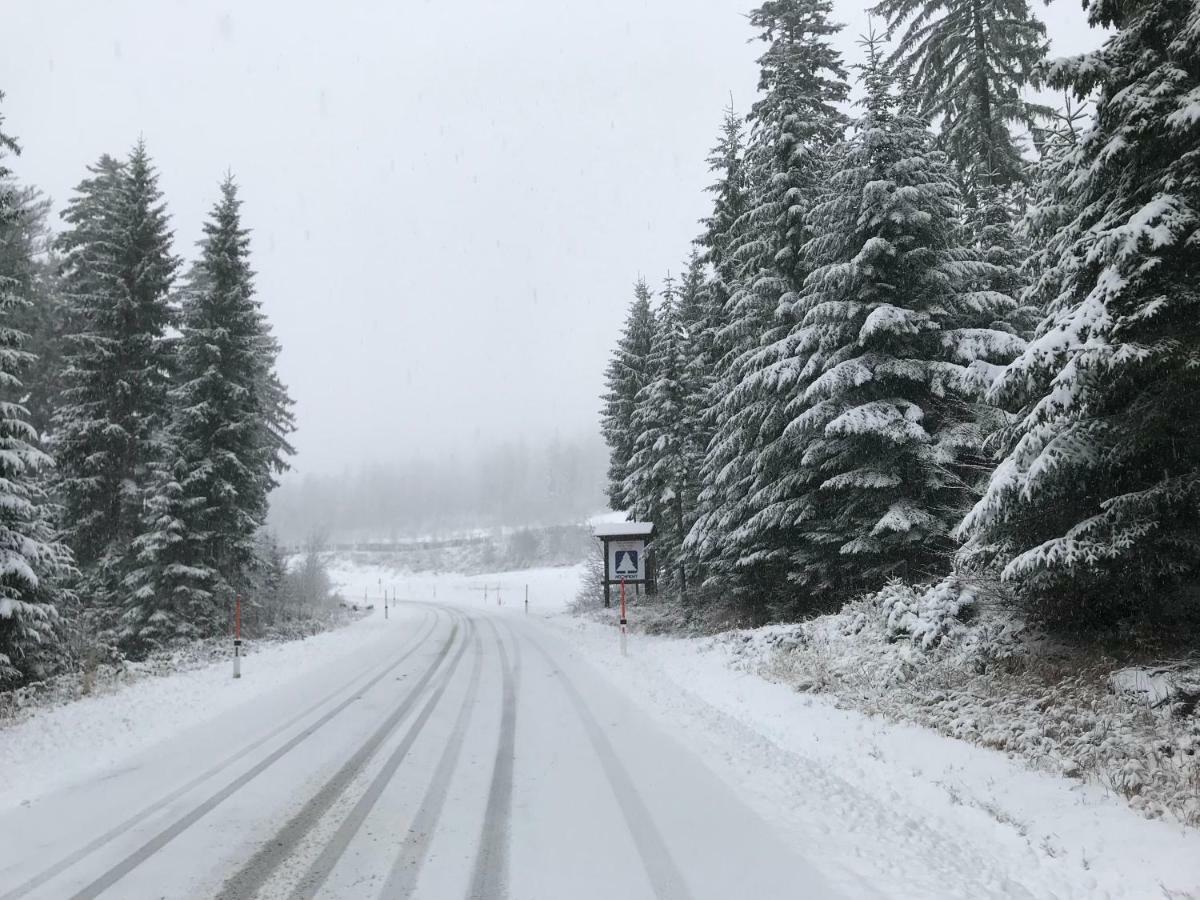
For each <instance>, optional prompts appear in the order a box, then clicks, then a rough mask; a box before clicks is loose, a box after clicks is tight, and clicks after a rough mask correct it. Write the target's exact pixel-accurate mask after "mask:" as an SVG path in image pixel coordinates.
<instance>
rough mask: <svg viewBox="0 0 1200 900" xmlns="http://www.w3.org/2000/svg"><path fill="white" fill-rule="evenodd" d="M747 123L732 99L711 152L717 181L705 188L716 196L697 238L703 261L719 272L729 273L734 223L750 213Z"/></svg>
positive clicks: (702, 221) (710, 167)
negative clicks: (726, 267) (747, 206)
mask: <svg viewBox="0 0 1200 900" xmlns="http://www.w3.org/2000/svg"><path fill="white" fill-rule="evenodd" d="M745 144H746V140H745V126H744V125H743V122H742V117H741V116H739V115H738V114H737V112H736V110H734V108H733V104H732V102H731V103H730V105H729V106H727V107H726V108H725V114H724V118H723V119H722V122H721V136H720V137H719V138H718V139H717V143H716V145H715V146H714V147H713V148H712V150H711V151H710V152H709V155H708V170H709V171H710V172H712V173H714V174H715V175H716V178H717V180H716V181H714V182H713V183H712V184H710V185H709V186H708V187H707V188H706V189H705V190H707V192H708V193H709V194H711V195H712V198H713V211H712V214H711V215H709V216H706V217H705V218H704V219H702V220H701V225H703V226H704V230H703V231H702V232H701V234H700V236H699V237H698V238H697V239H696V243H697V244H699V245H700V247H702V248H703V250H704V253H703V254H702V260H703V262H705V263H708V264H709V265H711V266H712V268H713V270H714V272H715V273H718V274H720V275H723V276H724V275H728V272H727V270H726V269H725V261H726V260H727V259H728V257H729V249H730V244H731V243H732V241H733V229H734V224H735V223H736V222H737V221H738V219H740V218H741V217H742V215H743V214H744V213H745V212H746V200H747V196H746V174H745V163H744V160H743V158H742V156H743V153H744V152H745Z"/></svg>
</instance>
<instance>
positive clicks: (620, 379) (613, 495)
mask: <svg viewBox="0 0 1200 900" xmlns="http://www.w3.org/2000/svg"><path fill="white" fill-rule="evenodd" d="M633 294H634V299H633V303H632V304H631V305H630V307H629V314H628V316H627V317H626V320H625V330H624V332H623V333H622V335H621V339H620V340H619V341H618V343H617V349H616V350H614V351H613V357H612V361H611V362H610V363H609V364H608V371H607V372H606V373H605V385H606V386H607V388H608V390H607V392H606V393H605V395H604V398H603V400H604V408H603V412H602V414H601V422H600V429H601V432H602V433H603V434H604V440H605V441H606V442H607V443H608V446H609V466H608V502H609V504H610V505H611V506H612V508H613V509H624V510H628V511H629V512H630V513H631V514H633V515H634V517H635V518H636V517H637V516H638V515H639V514H642V513H643V511H642V510H639V509H637V508H636V507H635V505H634V504H633V503H632V502H631V498H629V497H627V496H626V493H625V479H626V477H627V475H628V467H629V460H630V458H631V457H632V456H633V444H634V440H635V432H634V429H633V414H634V409H635V407H636V403H637V395H638V392H639V391H641V390H642V388H644V387H645V386H646V384H647V382H648V379H649V375H648V368H649V359H650V344H651V342H652V341H653V339H654V315H653V313H652V312H651V310H650V288H649V287H647V286H646V282H645V281H644V280H643V279H638V282H637V284H635V285H634V288H633Z"/></svg>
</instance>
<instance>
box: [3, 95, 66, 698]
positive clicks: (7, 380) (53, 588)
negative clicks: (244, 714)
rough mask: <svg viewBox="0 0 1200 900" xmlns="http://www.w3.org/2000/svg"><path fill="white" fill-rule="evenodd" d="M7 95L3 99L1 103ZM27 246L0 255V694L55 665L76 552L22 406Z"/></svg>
mask: <svg viewBox="0 0 1200 900" xmlns="http://www.w3.org/2000/svg"><path fill="white" fill-rule="evenodd" d="M2 99H3V94H2V93H0V100H2ZM3 125H4V119H3V116H2V115H0V239H4V238H6V237H7V236H10V235H14V234H19V226H20V224H21V223H20V218H21V216H22V215H24V213H25V211H26V210H25V209H24V201H23V198H22V195H21V193H20V192H19V191H18V190H17V188H16V186H15V185H14V184H13V182H12V181H11V177H10V176H11V173H10V172H9V170H8V168H7V166H5V164H4V163H5V157H6V156H7V155H8V154H9V153H14V154H15V153H17V152H19V148H18V146H17V143H16V141H15V140H14V139H12V138H11V137H9V136H8V135H7V134H5V133H4V131H3ZM27 250H28V248H27V247H23V246H21V245H19V244H18V245H17V246H15V247H14V246H11V245H8V244H7V242H6V245H5V246H3V247H0V686H9V685H11V684H14V683H19V682H20V681H21V680H23V679H26V678H30V677H40V676H44V675H46V674H48V672H49V671H50V670H51V669H52V668H53V666H54V664H55V657H56V651H57V647H56V634H55V625H56V623H57V621H58V608H57V605H56V602H57V601H59V600H60V599H62V597H63V595H62V581H63V579H64V577H65V576H66V575H67V574H68V573H69V571H70V566H71V561H70V553H69V551H68V550H67V549H66V548H65V547H64V546H63V545H61V544H59V543H57V542H56V541H55V539H54V536H53V529H52V527H51V522H50V519H49V516H48V507H47V505H46V504H45V496H44V489H43V486H42V478H41V473H42V472H43V471H44V470H46V469H47V468H48V467H49V466H50V458H49V457H48V456H47V455H46V454H45V453H43V452H42V451H41V450H39V449H38V448H37V446H36V444H37V441H38V434H37V432H36V430H35V429H34V428H33V426H31V425H30V423H29V414H28V411H27V410H26V409H25V407H24V406H23V405H22V403H21V400H22V398H23V395H24V393H25V388H24V385H23V384H22V382H21V372H22V370H24V369H27V368H29V366H30V364H31V363H33V362H34V361H35V359H34V357H33V354H31V353H29V352H28V351H26V350H25V349H23V345H24V344H25V342H26V341H27V340H28V336H27V335H26V334H24V333H23V332H21V331H20V330H18V329H17V328H15V327H14V322H15V321H16V320H17V319H18V317H19V316H20V315H21V313H22V312H23V311H24V310H25V308H26V307H28V306H29V303H30V301H29V300H28V299H27V297H26V296H23V295H22V290H24V291H28V290H29V284H28V282H27V281H26V280H25V279H24V277H23V276H24V275H25V274H26V273H27V272H28V270H29V268H30V266H31V265H32V263H33V261H32V260H31V259H29V258H27V257H25V258H23V254H24V253H25V252H26V251H27Z"/></svg>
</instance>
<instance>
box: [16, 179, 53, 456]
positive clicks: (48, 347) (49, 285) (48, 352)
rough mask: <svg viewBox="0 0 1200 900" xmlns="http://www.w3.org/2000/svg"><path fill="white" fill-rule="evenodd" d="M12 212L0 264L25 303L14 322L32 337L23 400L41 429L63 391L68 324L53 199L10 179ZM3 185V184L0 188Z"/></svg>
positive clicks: (33, 422) (23, 375)
mask: <svg viewBox="0 0 1200 900" xmlns="http://www.w3.org/2000/svg"><path fill="white" fill-rule="evenodd" d="M7 181H8V185H9V187H11V197H12V199H13V203H14V209H13V213H14V214H13V215H12V216H11V217H10V218H9V221H7V222H6V223H0V269H2V270H3V271H5V272H6V273H8V275H9V277H11V278H13V279H15V291H16V293H17V294H18V295H19V296H20V297H21V298H22V299H23V300H25V301H27V302H26V303H23V304H21V305H20V306H19V307H18V308H17V309H15V310H13V317H12V319H11V322H10V324H11V326H12V327H14V328H16V329H17V330H18V331H21V332H24V333H25V334H26V335H27V336H28V340H27V341H26V342H25V345H24V349H25V350H27V351H29V352H30V353H31V354H33V357H34V358H33V359H32V360H31V361H30V363H29V365H28V366H27V367H26V368H25V369H23V370H22V373H21V381H22V383H23V385H24V388H25V394H24V397H23V398H22V401H21V405H22V406H24V407H25V408H26V409H27V410H28V412H29V423H30V424H31V425H32V426H33V427H34V429H35V430H36V431H37V432H38V433H39V434H41V433H44V432H46V431H48V430H49V428H50V419H51V414H52V412H53V408H54V406H55V404H56V403H57V401H58V395H59V392H60V391H61V390H62V379H61V377H60V373H61V371H62V333H63V327H64V324H65V310H64V308H63V300H62V292H61V290H60V286H59V284H58V277H57V268H58V263H57V260H56V259H55V258H54V255H53V253H52V252H51V249H50V247H51V244H52V241H53V238H52V235H51V233H50V228H49V225H48V224H47V220H48V217H49V213H50V205H51V204H50V200H49V199H48V198H47V197H46V196H45V195H44V194H42V192H41V191H39V190H38V189H37V188H33V187H29V186H26V185H20V184H18V183H16V182H15V181H12V180H11V179H8V180H7ZM0 189H4V188H3V187H0Z"/></svg>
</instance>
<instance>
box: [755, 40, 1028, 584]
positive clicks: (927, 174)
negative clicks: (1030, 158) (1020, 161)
mask: <svg viewBox="0 0 1200 900" xmlns="http://www.w3.org/2000/svg"><path fill="white" fill-rule="evenodd" d="M864 43H866V45H867V48H868V54H869V63H868V65H867V66H866V67H865V74H864V88H865V91H866V100H865V106H866V109H865V113H864V115H863V117H862V118H861V119H860V120H859V121H858V122H857V123H856V127H855V131H854V134H853V135H852V137H851V138H850V139H849V141H848V143H847V144H846V145H845V147H844V148H843V149H842V151H841V152H840V154H839V158H838V165H837V168H836V170H835V171H834V172H833V174H832V175H831V177H830V179H829V183H828V185H827V186H826V188H825V190H824V191H823V192H822V196H821V199H820V200H819V202H817V203H816V204H815V205H814V207H813V208H812V210H811V212H810V213H809V226H810V228H811V230H812V233H813V237H812V239H811V240H810V241H809V243H808V244H807V245H806V247H805V254H806V259H807V260H808V263H809V265H810V266H811V269H812V271H811V272H810V274H809V276H808V278H807V279H806V281H805V285H804V289H803V291H802V292H801V293H800V294H799V295H798V296H797V297H796V299H795V300H794V302H793V306H792V310H791V314H792V317H793V318H794V319H795V320H796V322H797V324H796V326H795V327H794V328H793V329H792V331H791V332H790V333H789V335H788V336H787V338H786V339H784V340H781V341H780V342H779V344H778V346H777V347H776V348H769V350H768V352H765V353H764V354H763V357H764V359H767V360H770V361H772V364H771V365H770V366H765V367H763V368H762V369H761V370H760V372H759V374H758V375H757V376H756V378H757V381H758V382H761V384H758V383H754V382H752V383H751V384H750V385H749V387H748V389H749V388H753V389H756V390H758V391H761V392H767V391H770V392H774V393H775V394H777V395H778V396H780V397H781V398H784V399H786V400H787V403H786V407H785V415H786V417H787V420H788V421H787V426H786V428H785V429H784V431H783V433H782V435H781V437H780V438H779V439H778V440H777V441H776V442H774V443H773V444H772V445H770V446H768V447H766V448H764V450H763V455H762V458H761V460H760V463H759V466H758V469H757V473H756V479H755V485H754V489H753V491H752V493H751V504H752V505H753V507H754V508H755V510H756V515H755V518H754V520H752V524H753V526H754V527H755V528H757V529H760V530H770V531H772V532H774V533H776V534H779V535H781V537H782V538H783V539H784V541H783V542H784V543H786V545H787V546H788V547H789V548H790V552H789V556H788V561H787V562H788V572H789V576H790V577H791V578H792V579H793V580H794V581H796V582H799V583H800V584H802V585H804V586H805V588H806V590H805V591H804V592H803V596H804V598H805V600H804V602H805V603H806V604H816V605H835V604H837V603H840V602H843V601H845V600H846V599H849V598H850V597H851V596H853V595H854V594H856V593H858V592H860V591H863V590H870V589H874V588H878V587H880V586H881V585H882V584H883V583H884V581H886V579H888V578H889V577H892V576H911V577H922V576H927V575H931V574H935V573H936V571H937V569H938V568H939V567H940V566H941V565H943V564H944V562H945V559H946V558H947V557H948V555H949V553H950V551H951V549H952V547H953V541H952V538H951V533H952V531H953V529H954V527H955V525H956V524H957V522H958V520H959V518H960V517H961V515H962V512H963V511H964V510H965V509H966V508H967V507H968V505H969V499H968V498H969V491H970V480H971V476H970V473H969V463H970V461H971V458H972V456H973V455H974V454H976V453H978V451H979V447H978V443H979V437H978V433H977V423H976V421H975V419H974V415H973V408H972V404H971V398H972V395H973V393H974V391H975V389H976V388H977V386H978V385H979V384H981V383H982V382H985V381H986V380H987V379H988V378H989V377H990V375H991V374H992V373H993V372H994V371H995V366H997V365H999V364H1002V363H1005V362H1007V361H1008V360H1010V359H1012V357H1013V356H1014V355H1015V354H1016V353H1017V352H1019V350H1020V349H1021V348H1022V347H1023V342H1022V341H1021V340H1020V339H1019V338H1017V337H1015V336H1013V335H1011V334H1009V333H1008V332H1006V331H1002V330H998V329H995V328H993V327H991V325H990V323H992V322H994V321H996V320H997V319H1000V318H1002V317H1003V314H1004V312H1005V311H1006V310H1010V309H1011V308H1012V307H1013V305H1014V302H1013V300H1012V299H1011V298H1009V297H1007V296H1005V295H1003V294H1000V293H998V292H995V291H981V290H975V289H974V285H975V284H976V283H978V281H979V280H981V279H985V278H987V277H988V276H989V275H990V274H992V267H991V266H990V265H989V264H988V263H986V262H984V261H982V260H981V259H980V258H979V255H978V253H976V252H975V251H974V250H973V249H972V248H970V247H969V246H964V245H963V243H962V242H961V241H962V238H961V232H960V230H959V228H958V223H959V221H960V219H961V213H962V203H961V196H960V193H959V189H958V186H957V182H956V173H955V171H954V169H953V167H952V165H951V163H950V161H949V160H948V159H947V158H946V156H945V154H943V153H942V152H940V151H939V150H937V149H936V147H935V143H934V137H933V135H932V134H931V133H930V131H929V129H928V128H927V126H926V122H925V120H924V118H923V117H921V116H919V115H917V114H916V113H915V109H914V106H913V104H912V103H911V102H908V98H903V100H898V98H897V97H896V96H895V91H894V85H893V83H892V79H891V78H890V77H889V75H888V73H886V72H885V71H884V70H883V67H882V65H881V61H880V59H879V53H878V42H877V41H875V40H874V39H873V38H868V39H866V41H865V42H864Z"/></svg>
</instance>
